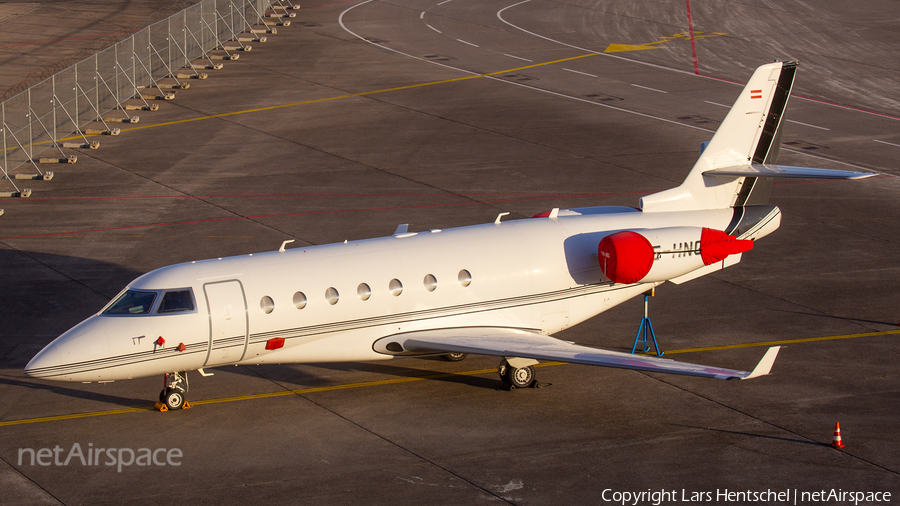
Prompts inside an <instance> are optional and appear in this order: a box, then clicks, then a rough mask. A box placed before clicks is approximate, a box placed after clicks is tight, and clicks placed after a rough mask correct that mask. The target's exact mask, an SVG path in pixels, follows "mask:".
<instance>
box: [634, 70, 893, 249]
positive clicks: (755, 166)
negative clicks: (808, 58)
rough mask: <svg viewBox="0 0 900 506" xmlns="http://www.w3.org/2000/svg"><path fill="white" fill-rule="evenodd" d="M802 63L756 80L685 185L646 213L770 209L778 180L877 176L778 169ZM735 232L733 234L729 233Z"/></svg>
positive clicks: (656, 199)
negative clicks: (767, 206)
mask: <svg viewBox="0 0 900 506" xmlns="http://www.w3.org/2000/svg"><path fill="white" fill-rule="evenodd" d="M796 73H797V62H795V61H792V62H775V63H769V64H766V65H763V66H761V67H759V68H758V69H756V72H754V73H753V77H751V78H750V81H749V82H748V83H747V85H746V86H745V87H744V89H743V91H741V94H740V96H739V97H738V99H737V101H735V103H734V105H733V106H732V107H731V110H730V111H729V112H728V115H727V116H725V120H724V121H723V122H722V124H721V126H719V129H718V130H716V133H715V135H713V138H712V140H710V141H709V142H708V143H704V146H703V147H702V148H701V149H702V151H701V153H700V158H699V159H698V160H697V163H695V164H694V168H693V169H691V172H690V173H689V174H688V176H687V178H686V179H685V180H684V182H683V183H682V184H681V185H680V186H678V187H676V188H672V189H669V190H665V191H662V192H659V193H654V194H652V195H647V196H645V197H643V198H641V210H642V211H644V212H660V211H692V210H702V209H726V208H729V207H733V208H736V210H738V208H741V209H743V208H744V207H751V206H757V205H763V204H766V203H768V200H769V190H770V188H771V186H772V179H773V178H779V177H782V178H783V177H788V178H810V179H861V178H864V177H869V176H874V175H875V173H871V172H854V171H846V170H827V169H814V168H807V167H789V166H785V165H776V164H775V163H776V162H775V160H776V158H777V157H778V151H779V147H780V146H781V132H782V128H783V125H784V111H785V108H786V107H787V104H788V99H789V98H790V96H791V88H792V87H793V85H794V76H795V75H796ZM729 232H731V231H729Z"/></svg>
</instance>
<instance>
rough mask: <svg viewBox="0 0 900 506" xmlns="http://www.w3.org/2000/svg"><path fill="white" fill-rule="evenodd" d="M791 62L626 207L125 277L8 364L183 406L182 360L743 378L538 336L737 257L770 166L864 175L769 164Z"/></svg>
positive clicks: (767, 221)
mask: <svg viewBox="0 0 900 506" xmlns="http://www.w3.org/2000/svg"><path fill="white" fill-rule="evenodd" d="M796 70H797V62H775V63H770V64H767V65H763V66H761V67H759V68H758V69H757V70H756V71H755V72H754V73H753V76H752V77H751V79H750V81H749V83H748V84H747V86H746V87H745V88H744V89H743V91H741V93H740V95H739V96H738V98H737V100H736V102H735V104H734V106H733V107H732V109H731V110H730V112H729V113H728V114H727V116H726V118H725V120H724V121H723V122H722V124H721V126H720V128H719V129H718V130H717V131H716V133H715V134H714V136H713V137H712V139H711V140H710V141H709V142H707V143H704V145H703V146H701V153H700V157H699V159H698V160H697V162H696V164H695V165H694V167H693V168H692V169H691V171H690V173H689V174H688V176H687V178H686V179H685V180H684V182H683V183H682V184H681V185H680V186H678V187H676V188H672V189H669V190H665V191H662V192H659V193H655V194H652V195H647V196H644V197H643V198H641V199H640V207H639V208H632V207H588V208H579V209H553V210H551V211H548V212H545V213H541V214H539V215H537V216H535V217H533V218H529V219H520V220H506V221H504V220H503V217H504V216H505V215H506V214H508V213H503V214H500V215H499V216H497V218H496V220H494V221H493V222H492V223H487V224H482V225H475V226H467V227H461V228H453V229H447V230H438V229H434V230H428V231H420V232H411V231H409V228H408V226H407V225H400V226H398V227H397V229H396V231H395V233H394V234H393V235H390V236H387V237H379V238H375V239H367V240H360V241H345V242H343V243H338V244H327V245H321V246H304V247H295V248H290V247H288V245H289V244H290V243H291V242H292V241H290V240H286V241H284V243H283V244H282V245H281V247H280V248H279V249H278V250H277V251H269V252H263V253H254V254H248V255H242V256H234V257H228V258H216V259H210V260H202V261H194V262H187V263H181V264H177V265H172V266H168V267H163V268H160V269H157V270H154V271H152V272H149V273H147V274H144V275H142V276H140V277H139V278H137V279H135V280H134V281H133V282H131V284H129V285H128V286H127V287H126V288H125V289H124V290H123V291H122V292H121V293H120V294H119V295H118V296H116V297H115V298H114V299H113V300H112V301H110V302H109V303H108V304H107V305H106V306H105V307H104V308H103V309H101V310H100V311H99V312H98V313H96V314H95V315H93V316H91V317H89V318H87V319H86V320H85V321H83V322H81V323H80V324H78V325H77V326H75V327H73V328H72V329H71V330H69V331H67V332H66V333H64V334H62V335H61V336H59V337H58V338H56V339H55V340H54V341H53V342H51V343H50V344H49V345H47V347H45V348H44V349H43V350H41V351H40V352H39V353H38V354H37V355H36V356H35V357H34V358H33V359H32V360H31V361H30V362H29V363H28V365H27V367H26V368H25V372H26V373H27V374H29V375H30V376H32V377H35V378H45V379H50V380H58V381H81V382H92V381H99V382H107V381H113V380H121V379H130V378H137V377H143V376H151V375H165V388H164V389H163V391H162V392H160V403H161V404H164V405H165V407H166V408H168V409H176V408H183V407H185V405H186V404H185V395H186V393H187V390H188V383H187V371H194V370H197V371H199V372H200V374H202V375H209V374H210V373H208V372H205V369H210V368H213V367H219V366H224V365H231V364H234V365H241V364H270V363H273V364H284V363H316V362H348V361H373V360H386V359H393V358H395V357H414V356H425V355H432V356H434V355H440V356H445V357H446V358H448V359H451V360H458V359H462V358H464V357H465V356H466V354H482V355H493V356H498V357H501V358H502V359H501V362H500V367H499V370H498V372H499V373H500V376H501V379H502V381H503V382H504V383H505V384H506V385H508V386H509V387H510V389H512V388H522V387H526V386H529V385H533V384H534V381H535V371H534V365H535V364H537V363H538V361H539V360H554V361H562V362H571V363H576V364H589V365H599V366H607V367H618V368H625V369H635V370H640V371H651V372H661V373H673V374H685V375H693V376H701V377H710V378H719V379H750V378H755V377H758V376H762V375H766V374H768V373H769V372H770V370H771V368H772V365H773V363H774V361H775V357H776V355H777V353H778V347H772V348H770V349H769V350H768V351H767V352H766V353H765V354H764V356H763V357H762V359H761V360H760V362H759V363H758V364H757V365H756V367H755V368H754V369H753V370H752V371H751V372H746V371H739V370H732V369H723V368H717V367H709V366H704V365H698V364H691V363H685V362H677V361H673V360H668V359H662V358H658V357H651V356H642V355H634V354H628V353H621V352H614V351H608V350H603V349H598V348H593V347H589V346H582V345H578V344H575V343H571V342H567V341H563V340H560V339H557V338H554V337H551V336H552V334H555V333H557V332H559V331H561V330H563V329H566V328H568V327H572V326H573V325H576V324H578V323H580V322H582V321H584V320H587V319H588V318H591V317H592V316H595V315H597V314H599V313H601V312H603V311H605V310H607V309H609V308H611V307H613V306H616V305H617V304H621V303H622V302H624V301H626V300H628V299H631V298H632V297H635V296H638V295H641V294H643V293H645V292H647V291H648V290H649V289H651V288H653V287H655V286H657V285H659V284H662V283H664V282H666V281H672V282H674V283H676V284H680V283H684V282H686V281H689V280H692V279H695V278H697V277H700V276H703V275H706V274H709V273H712V272H715V271H718V270H721V269H724V268H726V267H729V266H732V265H734V264H736V263H738V262H739V261H740V259H741V256H742V254H743V253H745V252H747V251H748V250H750V249H752V248H753V246H754V245H755V241H756V240H758V239H760V238H762V237H765V236H766V235H768V234H770V233H772V232H773V231H775V230H776V229H777V228H778V226H779V224H780V222H781V212H780V210H779V209H778V207H776V206H774V205H770V204H768V196H769V189H770V187H771V184H772V180H773V179H776V178H816V179H822V178H836V179H858V178H864V177H868V176H872V175H874V174H873V173H866V172H853V171H837V170H824V169H813V168H803V167H790V166H783V165H776V164H775V158H776V156H777V154H778V148H779V145H780V137H781V127H782V124H783V113H784V110H785V107H786V106H787V103H788V99H789V97H790V93H791V88H792V86H793V82H794V76H795V73H796Z"/></svg>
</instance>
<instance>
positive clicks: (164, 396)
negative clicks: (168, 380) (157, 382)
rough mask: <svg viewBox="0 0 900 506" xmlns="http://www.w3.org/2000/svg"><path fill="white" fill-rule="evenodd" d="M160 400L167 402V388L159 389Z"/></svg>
mask: <svg viewBox="0 0 900 506" xmlns="http://www.w3.org/2000/svg"><path fill="white" fill-rule="evenodd" d="M159 402H166V389H165V388H163V389H162V390H160V391H159Z"/></svg>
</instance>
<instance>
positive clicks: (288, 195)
mask: <svg viewBox="0 0 900 506" xmlns="http://www.w3.org/2000/svg"><path fill="white" fill-rule="evenodd" d="M501 195H509V196H512V195H532V196H538V195H546V196H554V195H560V196H567V197H572V196H577V195H580V194H579V193H571V192H555V193H554V192H488V193H285V194H248V195H238V194H234V195H227V194H226V195H136V196H115V197H52V198H51V197H48V198H42V199H35V198H29V199H27V201H26V200H23V201H21V202H22V203H23V204H24V203H26V202H59V201H68V200H75V201H77V200H141V199H188V198H204V199H215V198H269V197H280V198H297V197H301V198H315V197H323V198H334V197H460V196H462V197H482V196H501ZM583 195H585V196H595V195H597V194H596V193H590V192H583Z"/></svg>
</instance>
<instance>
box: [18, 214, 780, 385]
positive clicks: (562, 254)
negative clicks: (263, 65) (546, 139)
mask: <svg viewBox="0 0 900 506" xmlns="http://www.w3.org/2000/svg"><path fill="white" fill-rule="evenodd" d="M733 215H734V212H733V210H732V209H730V208H729V209H719V210H708V211H685V212H667V213H646V212H641V211H639V210H637V209H632V208H624V207H613V208H593V209H591V210H590V213H589V214H588V213H585V214H578V213H569V214H568V215H566V213H562V215H560V216H555V217H552V218H536V219H526V220H513V221H508V222H502V223H499V224H498V223H491V224H485V225H476V226H469V227H462V228H454V229H448V230H432V231H428V232H418V233H402V234H397V235H394V236H389V237H381V238H376V239H368V240H361V241H350V242H345V243H339V244H328V245H323V246H310V247H297V248H292V249H288V250H286V251H272V252H265V253H257V254H251V255H244V256H235V257H228V258H220V259H213V260H204V261H197V262H189V263H182V264H177V265H172V266H169V267H163V268H160V269H157V270H155V271H152V272H149V273H147V274H144V275H143V276H141V277H139V278H137V279H136V280H134V281H133V282H132V283H131V284H130V285H129V287H128V288H127V290H136V291H147V292H155V293H157V294H158V295H160V296H158V297H156V300H155V302H154V303H153V304H154V308H153V309H152V310H150V309H148V310H147V311H146V312H145V314H116V315H112V314H104V313H103V311H101V312H100V313H97V314H96V315H94V316H91V317H89V318H88V319H86V320H85V321H84V322H82V323H81V324H79V325H77V326H76V327H74V328H72V329H71V330H69V331H68V332H66V333H65V334H63V335H61V336H60V337H59V338H57V339H56V340H55V341H54V342H53V343H51V344H50V345H48V347H47V348H45V349H44V350H43V351H42V352H41V353H40V354H38V356H36V357H35V358H34V359H33V360H32V361H31V363H29V365H28V367H27V369H26V371H27V372H28V373H29V374H31V375H32V376H36V377H45V378H49V379H54V380H64V381H108V380H116V379H125V378H133V377H141V376H148V375H155V374H163V373H166V372H170V371H187V370H196V369H201V368H204V367H215V366H220V365H226V364H241V363H246V364H262V363H311V362H335V361H368V360H383V359H389V358H392V356H391V355H387V354H384V353H379V352H377V351H375V350H374V349H373V343H374V342H375V341H377V340H378V339H380V338H382V337H385V336H389V335H392V334H397V333H402V332H410V331H416V330H422V329H441V328H452V327H471V326H479V327H504V328H520V329H529V330H533V331H538V332H541V333H544V334H552V333H555V332H558V331H560V330H562V329H564V328H566V327H569V326H572V325H575V324H577V323H579V322H582V321H584V320H586V319H588V318H590V317H592V316H594V315H597V314H599V313H601V312H603V311H605V310H606V309H609V308H611V307H613V306H615V305H617V304H619V303H621V302H623V301H625V300H628V299H629V298H631V297H634V296H636V295H639V294H640V293H642V292H644V291H646V290H647V288H648V286H652V285H655V284H658V281H653V282H649V283H648V282H639V283H633V284H612V283H610V282H606V280H604V279H602V276H603V274H602V272H601V270H600V268H599V265H598V260H597V246H598V244H599V242H600V240H601V239H602V238H603V237H604V236H606V235H609V234H611V233H613V232H616V231H621V230H636V231H640V230H646V229H660V228H666V227H711V228H716V229H720V230H721V229H724V228H725V227H726V226H727V225H728V224H729V222H730V220H732V217H733ZM777 226H778V223H777V222H774V223H773V224H772V225H771V226H769V227H766V228H765V229H764V230H760V231H758V232H757V233H756V234H755V235H754V237H753V238H757V237H761V236H762V235H766V234H768V233H769V232H771V231H772V230H774V229H775V228H777ZM660 261H667V260H665V259H664V258H663V259H660ZM691 269H692V270H693V269H694V267H691ZM681 274H685V273H684V272H682V273H681ZM179 289H181V290H189V291H190V292H191V293H192V295H193V298H194V304H193V309H192V310H185V311H180V312H173V313H160V312H159V311H160V310H161V309H162V308H161V307H159V306H160V302H159V301H160V298H161V294H163V293H164V292H165V291H166V290H179ZM335 298H336V300H335ZM108 307H109V306H108ZM160 338H162V339H160ZM163 340H164V343H162V341H163ZM281 340H283V341H281ZM160 343H162V344H160ZM267 347H268V348H271V349H267Z"/></svg>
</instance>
